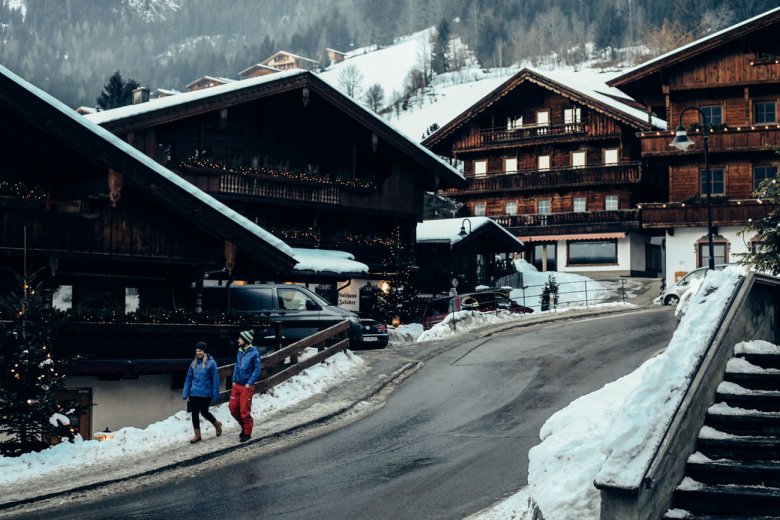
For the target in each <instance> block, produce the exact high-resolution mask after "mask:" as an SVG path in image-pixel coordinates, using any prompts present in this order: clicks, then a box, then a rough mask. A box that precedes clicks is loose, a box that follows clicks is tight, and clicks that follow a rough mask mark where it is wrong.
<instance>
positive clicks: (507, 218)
mask: <svg viewBox="0 0 780 520" xmlns="http://www.w3.org/2000/svg"><path fill="white" fill-rule="evenodd" d="M492 218H493V220H495V221H496V222H497V223H498V224H500V225H502V226H504V227H509V228H516V227H540V226H569V225H582V224H603V223H614V222H618V223H620V222H638V220H639V211H638V210H635V209H622V210H614V211H578V212H572V213H534V214H526V215H498V216H493V217H492Z"/></svg>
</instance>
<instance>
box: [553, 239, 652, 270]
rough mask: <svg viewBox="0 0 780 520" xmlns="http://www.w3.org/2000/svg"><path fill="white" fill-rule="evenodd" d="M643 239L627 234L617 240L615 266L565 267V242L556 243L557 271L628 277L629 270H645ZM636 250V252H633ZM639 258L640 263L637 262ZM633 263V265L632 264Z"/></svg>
mask: <svg viewBox="0 0 780 520" xmlns="http://www.w3.org/2000/svg"><path fill="white" fill-rule="evenodd" d="M644 240H645V238H644V236H642V235H632V234H629V235H627V236H626V237H624V238H619V239H617V257H618V258H617V260H618V263H617V264H616V265H577V266H573V265H572V266H570V265H566V251H567V250H566V240H559V241H558V270H559V271H562V272H564V273H605V272H610V273H611V272H614V273H616V274H617V273H621V274H623V275H628V274H630V273H631V270H632V269H633V270H635V271H644V269H645V242H644ZM634 249H636V251H634ZM637 258H641V263H639V261H638V260H637ZM632 263H633V264H632Z"/></svg>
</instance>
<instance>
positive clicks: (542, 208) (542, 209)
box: [536, 199, 552, 215]
mask: <svg viewBox="0 0 780 520" xmlns="http://www.w3.org/2000/svg"><path fill="white" fill-rule="evenodd" d="M536 212H537V213H538V214H540V215H549V214H550V213H551V212H552V200H550V199H537V200H536Z"/></svg>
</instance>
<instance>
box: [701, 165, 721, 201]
mask: <svg viewBox="0 0 780 520" xmlns="http://www.w3.org/2000/svg"><path fill="white" fill-rule="evenodd" d="M710 176H711V177H710V180H711V183H710V186H711V190H710V195H725V194H726V181H725V173H724V171H723V168H710ZM700 186H701V194H702V196H706V195H707V170H704V169H702V170H701V183H700Z"/></svg>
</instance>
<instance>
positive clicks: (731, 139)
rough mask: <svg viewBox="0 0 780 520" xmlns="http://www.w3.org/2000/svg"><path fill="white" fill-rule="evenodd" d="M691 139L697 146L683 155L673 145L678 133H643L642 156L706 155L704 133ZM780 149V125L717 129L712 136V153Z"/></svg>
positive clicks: (698, 132) (710, 141)
mask: <svg viewBox="0 0 780 520" xmlns="http://www.w3.org/2000/svg"><path fill="white" fill-rule="evenodd" d="M688 136H689V137H690V138H691V139H692V140H693V142H694V145H693V146H692V147H691V148H690V149H689V150H688V151H687V152H680V151H679V150H676V149H674V148H672V147H670V146H669V143H671V142H672V139H674V132H669V131H666V132H652V133H644V134H641V136H640V137H641V141H642V155H643V156H661V155H681V154H683V153H689V154H692V153H697V152H698V153H703V151H704V145H703V144H702V133H701V131H696V132H689V133H688ZM777 147H780V126H778V125H771V126H767V125H755V126H745V127H738V128H729V129H728V130H717V131H713V132H711V133H709V151H710V152H714V153H717V152H720V151H725V152H740V151H742V152H744V151H756V150H771V149H773V148H777Z"/></svg>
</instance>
